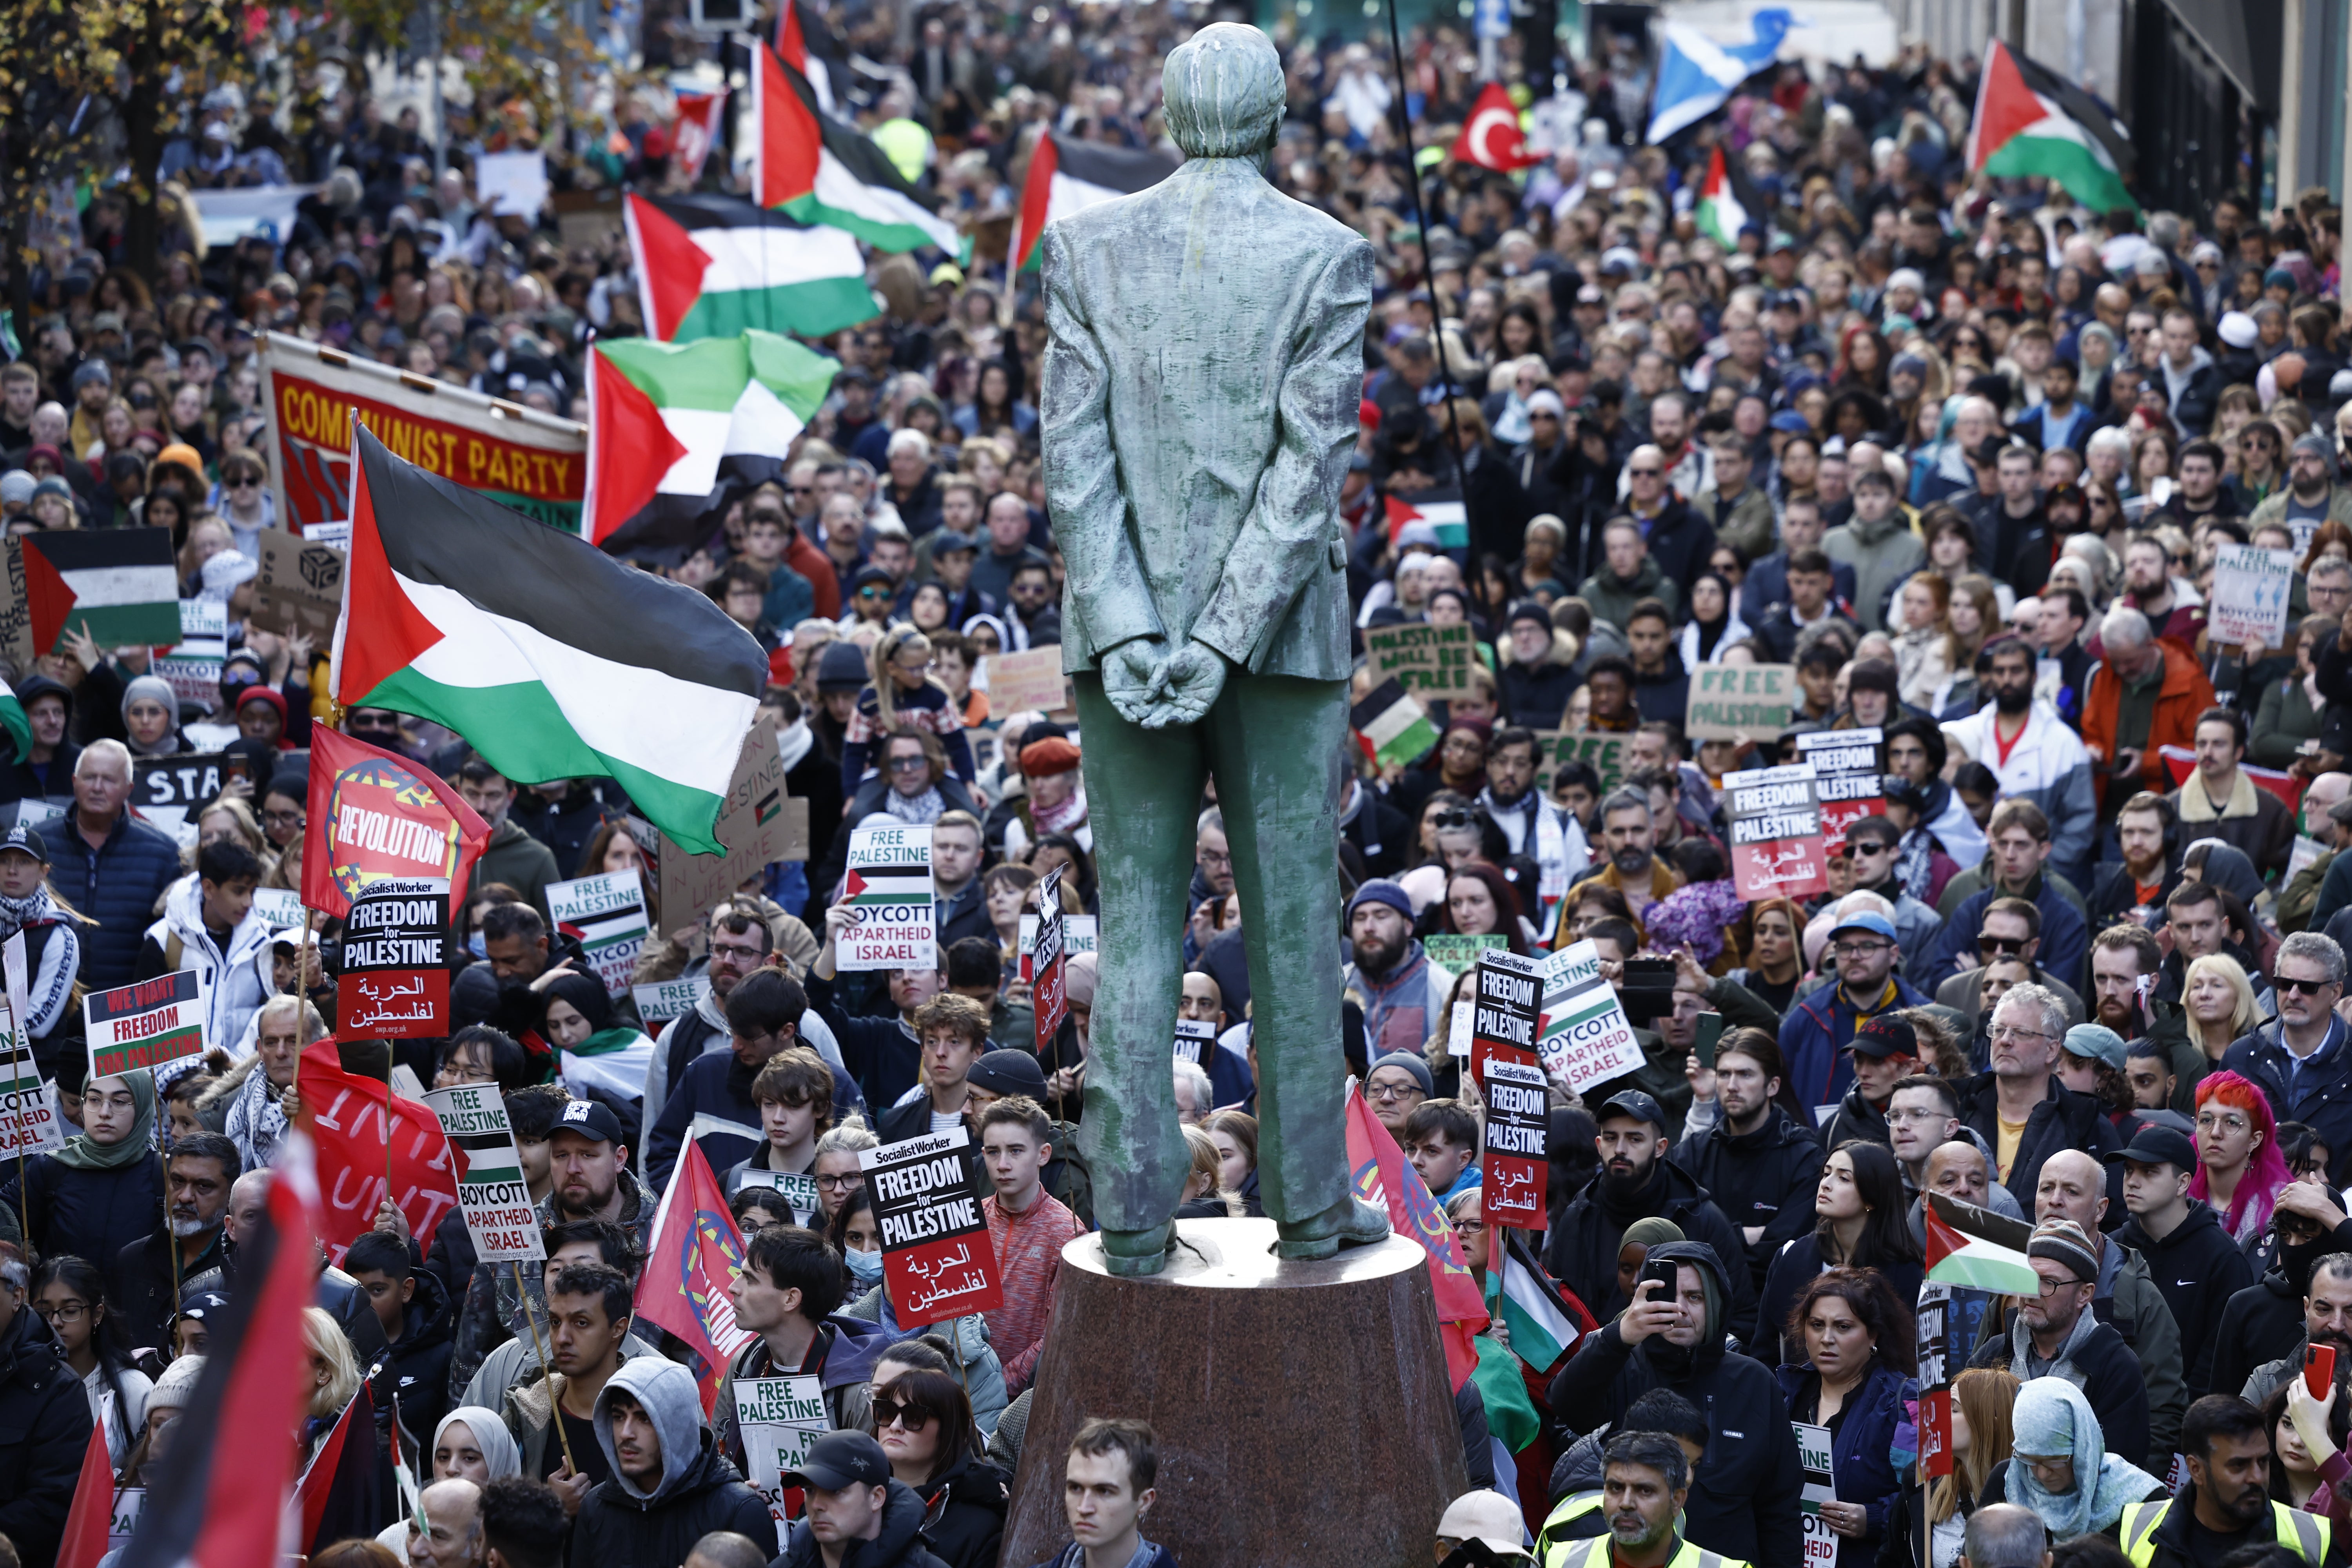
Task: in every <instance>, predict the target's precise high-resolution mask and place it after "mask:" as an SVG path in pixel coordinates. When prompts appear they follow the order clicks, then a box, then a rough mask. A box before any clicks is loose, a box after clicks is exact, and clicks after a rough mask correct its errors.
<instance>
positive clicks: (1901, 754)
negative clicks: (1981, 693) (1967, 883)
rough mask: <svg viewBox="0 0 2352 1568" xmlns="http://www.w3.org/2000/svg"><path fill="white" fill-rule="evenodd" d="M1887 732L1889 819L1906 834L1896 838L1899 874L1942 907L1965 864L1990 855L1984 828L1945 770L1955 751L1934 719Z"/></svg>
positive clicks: (1910, 889) (1909, 887)
mask: <svg viewBox="0 0 2352 1568" xmlns="http://www.w3.org/2000/svg"><path fill="white" fill-rule="evenodd" d="M1885 733H1886V765H1887V768H1888V769H1889V772H1888V773H1887V774H1886V776H1885V779H1884V780H1883V781H1882V787H1883V788H1884V790H1885V796H1886V820H1887V821H1888V822H1890V823H1892V824H1894V826H1895V831H1896V832H1897V833H1899V834H1900V835H1901V836H1902V837H1899V838H1897V839H1896V840H1895V869H1894V872H1893V875H1894V878H1895V881H1896V882H1897V883H1898V884H1899V885H1900V886H1901V887H1902V889H1903V890H1904V891H1905V892H1906V893H1908V894H1910V895H1911V896H1912V897H1913V898H1915V899H1916V900H1919V901H1920V902H1921V903H1923V904H1927V905H1929V906H1931V907H1936V908H1940V907H1941V904H1942V901H1943V898H1944V894H1945V892H1946V891H1947V890H1948V889H1949V888H1950V887H1951V885H1952V880H1953V879H1954V878H1956V877H1958V876H1960V875H1961V874H1962V873H1961V871H1960V868H1961V867H1962V866H1975V865H1978V864H1979V862H1981V861H1982V860H1983V859H1984V856H1985V838H1984V829H1982V828H1980V827H1979V826H1977V819H1976V818H1975V817H1973V816H1969V807H1968V803H1967V802H1966V801H1963V800H1962V799H1960V797H1959V793H1958V791H1956V790H1955V789H1953V788H1952V786H1951V785H1950V784H1947V783H1946V782H1945V781H1944V779H1943V778H1942V776H1941V774H1942V772H1943V766H1942V764H1943V761H1944V759H1945V758H1946V757H1947V756H1948V755H1949V754H1950V753H1949V752H1948V751H1947V750H1946V748H1945V745H1944V732H1943V731H1941V730H1939V729H1937V727H1936V725H1935V723H1934V722H1933V721H1930V720H1926V719H1904V720H1899V721H1896V722H1895V723H1893V724H1890V725H1888V726H1887V727H1886V731H1885Z"/></svg>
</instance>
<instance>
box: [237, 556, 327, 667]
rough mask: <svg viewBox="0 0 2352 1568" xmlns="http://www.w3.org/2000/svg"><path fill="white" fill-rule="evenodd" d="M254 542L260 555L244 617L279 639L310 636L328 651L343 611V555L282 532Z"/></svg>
mask: <svg viewBox="0 0 2352 1568" xmlns="http://www.w3.org/2000/svg"><path fill="white" fill-rule="evenodd" d="M254 543H255V548H256V549H257V550H259V551H260V552H261V571H260V572H259V573H258V574H257V575H256V576H255V577H254V579H253V613H252V614H251V616H248V617H247V618H248V619H249V620H250V621H251V622H252V624H253V625H255V626H259V627H260V628H262V630H264V631H271V632H277V633H278V634H279V635H280V636H283V637H292V636H294V635H296V634H297V633H308V634H309V635H310V639H311V640H312V641H313V642H315V643H317V644H318V645H319V646H320V647H327V646H328V645H329V644H331V642H332V641H333V640H334V636H335V622H336V620H337V618H338V617H340V616H341V614H342V609H343V562H344V559H345V557H344V555H343V552H341V551H340V550H337V549H335V548H333V547H332V546H331V545H325V544H313V543H311V542H310V541H309V540H307V539H303V538H300V537H299V536H297V535H295V534H291V533H289V532H287V531H285V530H284V529H282V528H270V529H264V530H263V531H262V532H261V534H260V536H259V537H258V538H257V540H256V541H255V542H254Z"/></svg>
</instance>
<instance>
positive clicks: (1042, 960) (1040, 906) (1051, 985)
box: [1024, 866, 1070, 1065]
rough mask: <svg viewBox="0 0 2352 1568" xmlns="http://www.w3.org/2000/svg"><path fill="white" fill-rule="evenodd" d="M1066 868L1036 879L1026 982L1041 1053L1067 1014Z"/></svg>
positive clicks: (1043, 1053)
mask: <svg viewBox="0 0 2352 1568" xmlns="http://www.w3.org/2000/svg"><path fill="white" fill-rule="evenodd" d="M1066 869H1067V868H1066V867H1063V866H1056V867H1055V868H1053V869H1052V870H1050V871H1048V872H1046V873H1045V875H1044V876H1043V877H1040V878H1039V879H1037V887H1036V893H1037V911H1038V913H1037V948H1036V953H1035V957H1034V964H1033V968H1034V973H1035V976H1036V978H1034V980H1032V981H1031V982H1030V983H1029V984H1030V990H1029V1006H1030V1010H1031V1013H1032V1015H1033V1016H1034V1023H1035V1024H1036V1043H1037V1054H1038V1055H1039V1056H1041V1057H1042V1056H1045V1054H1046V1053H1047V1052H1048V1051H1050V1050H1052V1049H1053V1048H1054V1045H1055V1037H1057V1036H1058V1035H1059V1034H1060V1033H1061V1030H1062V1020H1063V1019H1065V1018H1066V1017H1068V1016H1069V1015H1070V994H1069V992H1068V990H1067V989H1066V986H1065V984H1064V981H1065V978H1066V971H1067V967H1068V962H1069V960H1068V954H1067V953H1066V952H1065V951H1064V949H1065V943H1064V940H1063V930H1062V927H1063V922H1064V920H1065V917H1064V915H1063V913H1062V873H1063V872H1064V871H1065V870H1066ZM1024 918H1025V917H1024ZM1057 1065H1058V1064H1057Z"/></svg>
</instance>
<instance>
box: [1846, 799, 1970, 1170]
mask: <svg viewBox="0 0 2352 1568" xmlns="http://www.w3.org/2000/svg"><path fill="white" fill-rule="evenodd" d="M1902 847H1903V830H1902V829H1901V828H1899V827H1897V826H1895V824H1894V823H1893V822H1892V821H1891V820H1889V819H1888V818H1886V817H1885V816H1865V817H1864V818H1862V819H1861V820H1860V821H1858V822H1853V823H1850V824H1848V825H1847V827H1846V830H1845V847H1844V849H1843V852H1842V853H1843V858H1844V859H1845V860H1846V861H1847V862H1848V863H1849V865H1850V866H1851V867H1852V868H1853V880H1852V881H1851V882H1850V883H1849V884H1848V886H1847V891H1849V892H1855V893H1876V894H1877V895H1878V896H1879V897H1880V898H1882V899H1885V900H1886V901H1887V903H1889V904H1890V905H1892V906H1893V907H1894V910H1895V913H1894V915H1893V916H1892V917H1891V918H1892V919H1893V921H1894V922H1895V944H1896V946H1898V947H1899V948H1901V950H1902V952H1903V963H1904V964H1905V966H1906V967H1907V968H1909V969H1910V970H1912V971H1913V972H1915V973H1921V972H1924V971H1925V970H1926V969H1927V960H1928V958H1929V956H1930V955H1931V954H1933V953H1934V952H1935V951H1936V942H1937V938H1938V937H1940V936H1941V935H1942V934H1943V933H1942V922H1941V920H1940V918H1939V917H1938V916H1937V913H1936V911H1935V910H1934V908H1933V907H1931V906H1930V905H1928V904H1927V903H1925V902H1923V901H1922V900H1918V899H1916V898H1914V897H1912V895H1911V889H1908V888H1906V887H1905V886H1904V885H1903V879H1901V878H1900V877H1898V876H1896V875H1895V863H1896V860H1897V858H1899V856H1900V854H1901V852H1902ZM1830 1147H1831V1148H1832V1149H1834V1148H1836V1147H1837V1145H1836V1144H1835V1143H1834V1142H1832V1144H1831V1145H1830Z"/></svg>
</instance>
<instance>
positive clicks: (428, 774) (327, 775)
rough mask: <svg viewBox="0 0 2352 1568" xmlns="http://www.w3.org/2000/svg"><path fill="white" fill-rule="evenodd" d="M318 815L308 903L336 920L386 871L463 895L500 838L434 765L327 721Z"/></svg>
mask: <svg viewBox="0 0 2352 1568" xmlns="http://www.w3.org/2000/svg"><path fill="white" fill-rule="evenodd" d="M310 831H311V833H312V834H313V836H314V840H315V841H314V843H313V845H312V847H310V851H309V852H308V853H306V854H305V855H304V856H303V857H302V902H303V903H304V904H306V905H308V906H309V907H310V908H311V909H314V910H318V911H319V912H320V913H321V914H324V915H330V916H332V917H334V918H336V919H342V918H344V917H347V916H348V915H349V914H350V913H351V907H352V896H353V895H354V894H356V893H357V892H359V890H360V889H362V888H363V887H365V886H367V884H369V883H370V882H373V881H377V880H380V879H383V878H386V877H397V878H402V879H409V878H428V879H443V880H446V882H447V883H448V884H449V886H450V888H451V889H455V890H457V891H458V892H460V893H462V892H463V890H464V889H465V886H466V878H467V874H468V873H469V872H470V871H472V869H473V867H474V860H475V858H477V857H478V856H479V855H480V854H481V852H482V846H483V845H484V844H485V843H487V842H488V839H489V837H490V826H489V824H488V823H487V822H484V821H483V820H482V819H481V818H480V817H479V816H476V815H475V814H474V809H473V807H471V806H469V805H467V804H466V803H465V801H464V800H462V799H461V798H459V796H458V795H457V791H456V790H455V789H453V788H451V787H450V786H449V785H447V784H444V783H443V782H442V781H441V780H440V779H439V778H437V777H436V776H435V774H434V773H433V772H432V770H431V769H429V768H426V767H425V766H423V765H422V764H421V763H412V762H410V761H409V760H408V759H407V758H406V757H404V756H401V755H399V754H398V753H396V752H387V751H384V750H383V748H381V747H378V746H371V745H369V744H368V743H367V742H365V741H355V740H353V739H352V738H351V737H350V736H349V735H344V734H339V733H337V732H336V731H332V730H329V729H325V728H323V727H320V728H313V729H312V730H311V731H310Z"/></svg>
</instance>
